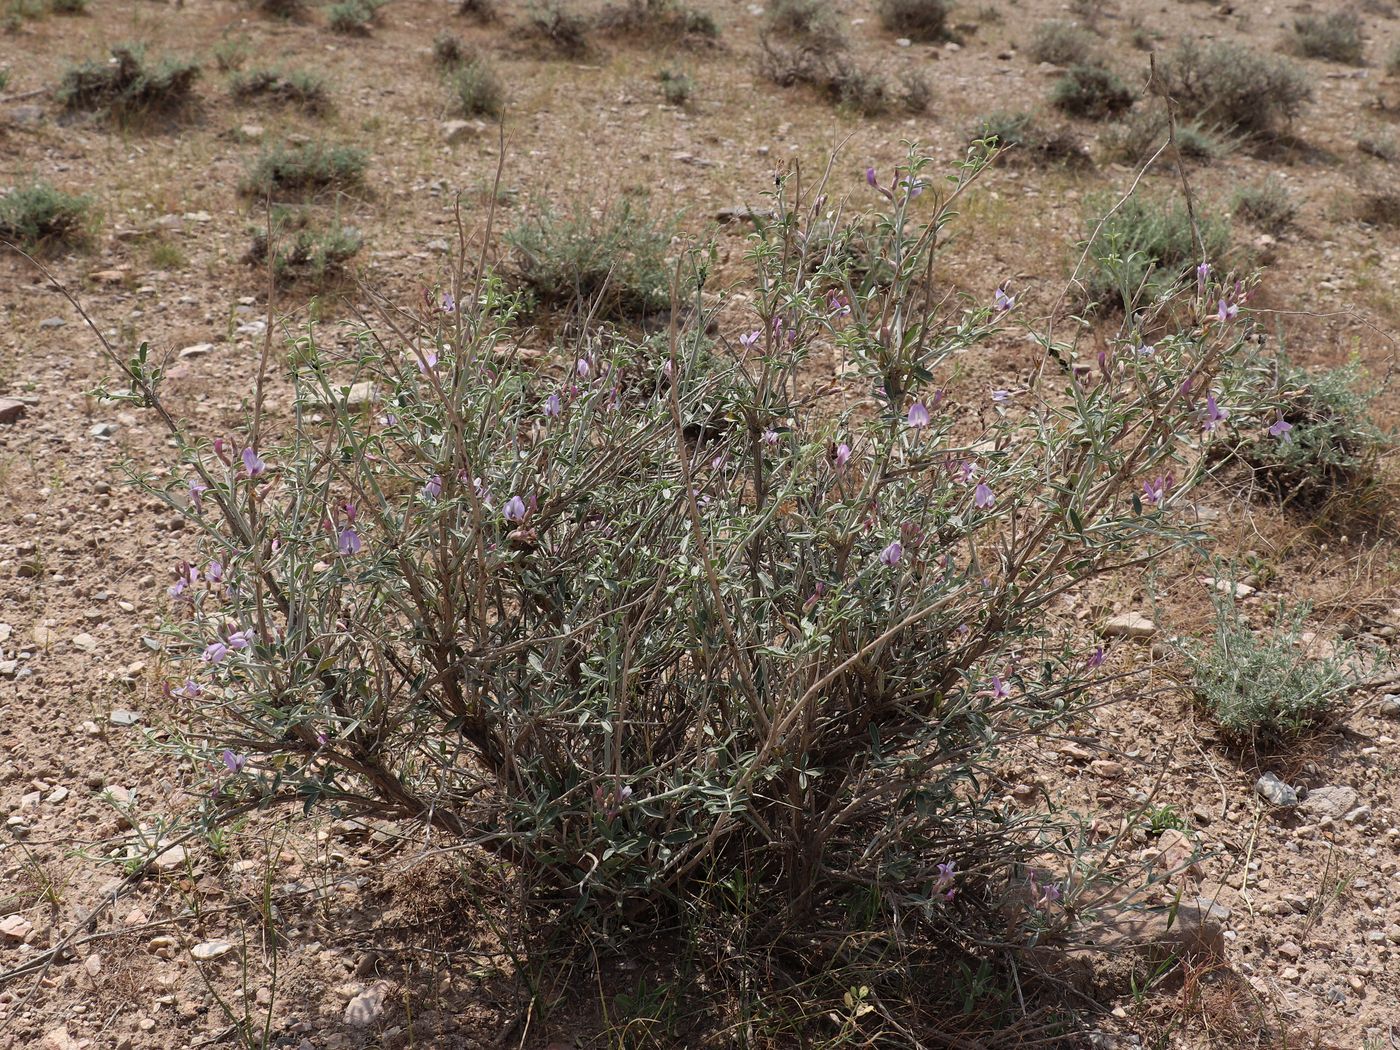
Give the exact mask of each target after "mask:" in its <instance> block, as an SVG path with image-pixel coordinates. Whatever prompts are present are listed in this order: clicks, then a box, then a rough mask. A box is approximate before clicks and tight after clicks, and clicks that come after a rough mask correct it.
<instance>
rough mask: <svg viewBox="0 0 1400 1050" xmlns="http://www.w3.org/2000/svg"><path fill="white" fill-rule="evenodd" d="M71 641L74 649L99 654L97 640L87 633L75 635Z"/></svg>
mask: <svg viewBox="0 0 1400 1050" xmlns="http://www.w3.org/2000/svg"><path fill="white" fill-rule="evenodd" d="M71 640H72V642H73V648H74V649H81V650H82V651H83V652H85V653H95V652H97V639H96V638H94V637H93V636H92V635H90V634H88V633H87V632H83V633H82V634H75V635H73V637H72V639H71Z"/></svg>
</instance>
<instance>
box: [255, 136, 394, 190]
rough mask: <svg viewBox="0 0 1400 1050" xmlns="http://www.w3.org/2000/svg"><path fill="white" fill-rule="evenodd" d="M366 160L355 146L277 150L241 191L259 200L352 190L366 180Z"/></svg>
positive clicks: (307, 145)
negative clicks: (264, 197) (262, 197)
mask: <svg viewBox="0 0 1400 1050" xmlns="http://www.w3.org/2000/svg"><path fill="white" fill-rule="evenodd" d="M366 160H367V157H366V154H365V151H364V150H362V149H357V148H355V147H353V146H328V145H325V144H324V143H320V142H308V143H304V144H302V145H298V146H276V147H274V148H273V149H271V150H268V151H267V152H265V153H264V154H263V155H262V156H261V157H259V158H258V159H257V161H256V162H255V163H254V165H253V167H252V169H251V170H250V171H249V172H248V175H247V177H246V178H245V179H244V180H243V183H242V187H241V188H242V191H243V192H244V193H245V194H249V195H256V196H268V195H274V196H276V195H280V194H285V193H290V194H309V193H319V192H321V191H323V190H330V189H351V188H353V187H356V186H358V185H360V183H361V182H362V181H363V180H364V173H365V163H366Z"/></svg>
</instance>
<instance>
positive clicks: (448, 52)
mask: <svg viewBox="0 0 1400 1050" xmlns="http://www.w3.org/2000/svg"><path fill="white" fill-rule="evenodd" d="M472 54H473V52H472V50H471V48H469V47H468V46H467V44H466V41H464V40H463V39H462V38H461V37H459V36H457V35H456V34H455V33H439V34H438V35H437V36H436V37H434V38H433V62H434V63H435V64H436V65H438V66H439V67H441V68H442V69H452V68H454V67H456V66H460V65H461V64H462V63H463V62H465V61H467V59H468V58H471V57H472Z"/></svg>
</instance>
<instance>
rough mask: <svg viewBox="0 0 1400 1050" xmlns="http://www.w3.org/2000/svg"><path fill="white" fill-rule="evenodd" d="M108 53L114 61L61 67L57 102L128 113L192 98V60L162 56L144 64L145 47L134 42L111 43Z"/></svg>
mask: <svg viewBox="0 0 1400 1050" xmlns="http://www.w3.org/2000/svg"><path fill="white" fill-rule="evenodd" d="M112 57H113V58H114V59H115V60H116V61H115V62H110V63H109V62H85V63H83V64H82V65H80V66H74V67H72V68H70V69H69V70H68V71H67V72H66V73H64V74H63V80H62V81H61V82H60V83H59V86H58V92H57V98H58V101H59V104H60V105H62V106H63V108H64V109H66V110H68V111H69V112H75V113H76V112H89V113H100V114H103V115H106V116H111V117H116V118H119V119H129V118H135V117H140V116H143V115H146V114H158V113H173V112H176V111H178V110H181V109H184V108H185V107H187V106H188V105H189V104H190V103H191V102H193V101H194V82H195V80H196V79H197V78H198V77H199V66H198V65H196V64H195V63H193V62H185V61H181V60H179V59H175V58H163V59H161V60H160V61H159V62H157V63H155V64H154V65H147V63H146V59H145V51H144V49H143V48H141V47H139V46H133V45H124V46H121V47H114V48H113V49H112Z"/></svg>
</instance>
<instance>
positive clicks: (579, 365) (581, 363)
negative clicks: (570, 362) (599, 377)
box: [574, 357, 591, 379]
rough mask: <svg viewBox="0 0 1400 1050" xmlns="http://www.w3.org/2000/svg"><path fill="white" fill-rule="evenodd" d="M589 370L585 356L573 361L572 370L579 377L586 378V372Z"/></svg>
mask: <svg viewBox="0 0 1400 1050" xmlns="http://www.w3.org/2000/svg"><path fill="white" fill-rule="evenodd" d="M590 371H591V368H590V366H589V364H588V359H587V358H585V357H580V358H579V359H578V360H577V361H575V362H574V372H575V373H576V374H577V375H578V377H579V378H580V379H587V378H588V373H589V372H590Z"/></svg>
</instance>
